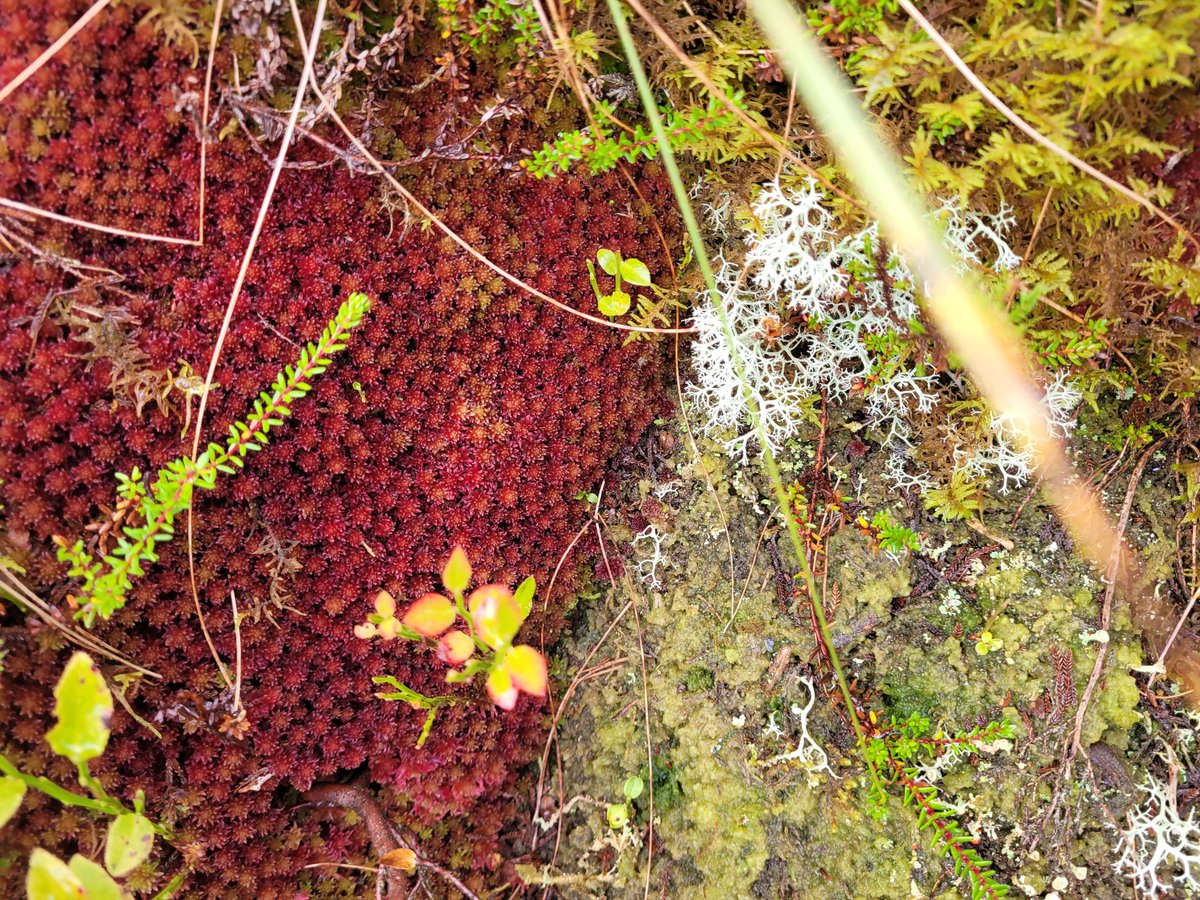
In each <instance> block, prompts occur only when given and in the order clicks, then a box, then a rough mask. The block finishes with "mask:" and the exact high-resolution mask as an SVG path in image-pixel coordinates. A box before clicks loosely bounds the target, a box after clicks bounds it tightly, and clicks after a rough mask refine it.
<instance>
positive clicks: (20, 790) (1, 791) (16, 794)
mask: <svg viewBox="0 0 1200 900" xmlns="http://www.w3.org/2000/svg"><path fill="white" fill-rule="evenodd" d="M24 796H25V783H24V782H22V781H21V780H19V779H17V778H9V777H8V776H7V775H5V776H3V777H2V778H0V825H3V824H4V823H5V822H7V821H8V820H9V819H11V818H12V817H13V815H14V814H15V813H16V811H17V810H18V809H20V808H21V798H22V797H24Z"/></svg>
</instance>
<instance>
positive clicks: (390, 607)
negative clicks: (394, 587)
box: [375, 591, 396, 619]
mask: <svg viewBox="0 0 1200 900" xmlns="http://www.w3.org/2000/svg"><path fill="white" fill-rule="evenodd" d="M375 612H377V613H379V615H381V616H383V618H385V619H390V618H391V617H392V616H394V615H395V614H396V599H395V598H394V597H393V596H392V595H391V594H389V593H388V592H387V591H380V592H379V593H378V594H376V595H375Z"/></svg>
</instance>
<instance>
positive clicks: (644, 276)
mask: <svg viewBox="0 0 1200 900" xmlns="http://www.w3.org/2000/svg"><path fill="white" fill-rule="evenodd" d="M621 278H623V279H624V280H625V281H628V282H629V283H630V284H636V285H639V286H640V287H649V286H650V270H649V269H648V268H646V264H645V263H644V262H642V261H641V260H640V259H627V260H624V261H623V262H622V263H621Z"/></svg>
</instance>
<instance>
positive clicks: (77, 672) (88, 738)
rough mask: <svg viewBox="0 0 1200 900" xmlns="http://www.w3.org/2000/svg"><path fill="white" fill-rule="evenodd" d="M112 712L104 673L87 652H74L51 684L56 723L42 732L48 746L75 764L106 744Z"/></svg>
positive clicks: (102, 750) (94, 756)
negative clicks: (54, 682)
mask: <svg viewBox="0 0 1200 900" xmlns="http://www.w3.org/2000/svg"><path fill="white" fill-rule="evenodd" d="M112 712H113V699H112V693H111V692H110V691H109V689H108V685H107V684H105V683H104V676H103V675H101V674H100V670H99V669H97V668H96V664H95V663H94V662H92V658H91V657H90V656H88V655H87V654H86V653H84V652H82V651H79V652H77V653H76V654H75V655H74V656H72V657H71V659H70V661H69V662H68V663H67V667H66V668H65V669H63V673H62V677H61V678H60V679H59V680H58V686H57V687H55V688H54V715H55V717H56V718H57V719H58V724H56V725H55V726H54V727H53V728H51V729H50V730H49V731H48V732H46V740H47V741H48V742H49V744H50V749H52V750H53V751H54V752H55V753H57V754H58V755H59V756H65V757H66V758H67V759H69V760H71V762H73V763H75V764H76V765H79V764H81V763H85V762H87V761H88V760H89V759H95V758H96V757H97V756H99V755H100V754H101V753H103V752H104V748H105V746H107V744H108V735H109V727H108V723H109V720H110V719H111V718H112Z"/></svg>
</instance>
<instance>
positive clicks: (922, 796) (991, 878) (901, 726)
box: [865, 714, 1014, 900]
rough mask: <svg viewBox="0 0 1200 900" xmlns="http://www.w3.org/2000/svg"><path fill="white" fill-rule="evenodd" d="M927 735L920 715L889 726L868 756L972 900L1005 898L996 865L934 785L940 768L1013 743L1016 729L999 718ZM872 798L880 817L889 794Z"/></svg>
mask: <svg viewBox="0 0 1200 900" xmlns="http://www.w3.org/2000/svg"><path fill="white" fill-rule="evenodd" d="M929 731H930V725H929V720H928V719H926V718H924V717H922V716H919V715H916V714H914V715H912V716H910V717H909V718H908V719H905V720H893V721H892V722H891V723H890V725H889V726H888V727H875V728H874V730H873V733H872V734H871V735H870V737H869V738H868V740H867V744H866V749H865V752H866V755H867V757H868V759H870V760H871V761H872V762H873V763H874V764H875V766H876V768H877V769H878V770H879V771H880V772H881V773H882V775H883V777H884V778H885V779H886V780H887V781H888V783H889V784H891V785H893V786H896V787H899V788H901V789H902V790H903V798H904V805H905V806H915V807H916V809H917V828H918V829H919V830H921V831H932V832H933V839H934V845H935V847H936V849H937V850H938V852H940V853H941V854H942V855H943V856H949V857H950V859H951V862H952V863H953V866H954V872H955V874H956V875H959V876H965V877H966V879H967V881H968V883H969V885H970V889H971V900H984V898H994V897H1005V896H1007V895H1008V893H1009V887H1008V885H1006V884H1002V883H1001V882H999V881H997V880H996V875H995V872H994V871H993V870H992V864H991V863H990V862H989V861H988V860H986V859H984V858H983V857H982V856H981V855H980V854H979V851H978V850H976V849H975V838H974V837H972V836H971V835H970V834H969V833H968V832H967V831H966V830H965V829H964V828H963V827H962V826H961V825H959V824H958V822H957V821H955V819H954V817H953V816H954V813H955V812H956V810H955V808H954V807H953V806H951V805H950V804H948V803H946V802H945V801H944V800H942V799H941V798H940V797H939V796H938V789H937V787H936V786H935V785H934V784H933V783H932V781H933V780H934V778H935V777H936V776H937V775H939V774H940V769H941V767H942V766H944V765H948V764H952V763H953V762H954V761H957V760H958V759H959V758H961V757H962V756H965V755H967V754H968V753H975V752H983V751H984V750H986V749H988V747H987V745H988V744H991V743H993V742H995V741H999V740H1004V739H1009V738H1012V737H1013V736H1014V732H1013V728H1012V725H1011V724H1010V723H1009V722H1008V721H1006V720H1003V719H1001V720H998V721H993V722H988V723H987V724H986V725H983V726H981V727H978V728H973V729H971V730H970V731H960V732H957V733H956V734H954V735H953V736H946V735H943V734H941V733H940V732H939V733H936V734H932V735H931V734H930V733H929ZM871 799H872V806H873V808H872V813H873V814H874V815H876V816H878V817H881V818H882V817H883V815H884V814H885V809H886V804H887V794H886V791H884V790H883V789H882V788H881V787H877V788H872V789H871Z"/></svg>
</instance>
